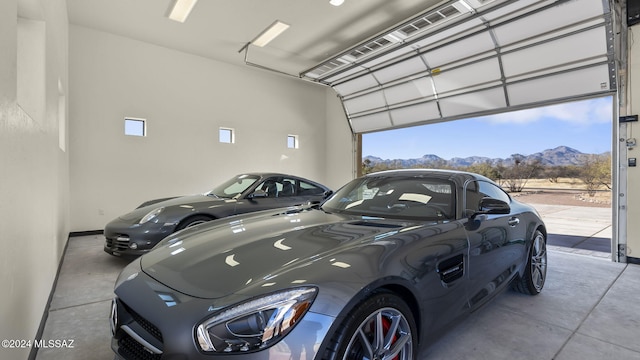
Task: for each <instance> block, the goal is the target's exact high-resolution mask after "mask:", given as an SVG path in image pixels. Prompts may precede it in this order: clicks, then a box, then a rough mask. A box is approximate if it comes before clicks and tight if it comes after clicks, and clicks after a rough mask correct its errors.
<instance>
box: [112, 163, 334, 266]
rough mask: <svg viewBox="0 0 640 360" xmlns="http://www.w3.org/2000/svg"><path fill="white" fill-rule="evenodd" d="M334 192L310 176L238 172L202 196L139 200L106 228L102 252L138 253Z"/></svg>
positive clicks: (313, 201)
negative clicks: (234, 218)
mask: <svg viewBox="0 0 640 360" xmlns="http://www.w3.org/2000/svg"><path fill="white" fill-rule="evenodd" d="M331 193H332V191H331V190H329V188H327V187H326V186H324V185H320V184H318V183H316V182H313V181H311V180H308V179H304V178H301V177H297V176H292V175H285V174H277V173H250V174H241V175H237V176H235V177H233V178H231V179H229V180H228V181H226V182H225V183H223V184H221V185H220V186H218V187H216V188H214V189H213V190H211V191H209V192H207V193H205V194H197V195H191V196H182V197H174V198H164V199H157V200H151V201H147V202H145V203H143V204H142V205H140V206H139V207H138V208H137V209H135V210H134V211H132V212H130V213H128V214H126V215H123V216H120V217H118V218H117V219H114V220H112V221H111V222H109V223H108V224H107V225H106V226H105V228H104V236H105V238H106V241H105V244H104V251H106V252H107V253H109V254H111V255H116V256H122V255H129V256H138V255H141V254H144V253H147V252H149V250H151V248H152V247H154V246H155V245H156V244H157V243H158V242H159V241H160V240H162V239H163V238H165V237H166V236H168V235H170V234H172V233H174V232H176V231H178V230H182V229H186V228H188V227H191V226H194V225H198V224H201V223H203V222H207V221H210V220H213V219H220V218H223V217H227V216H231V215H237V214H244V213H248V212H254V211H260V210H266V209H274V208H279V207H288V206H294V205H302V204H304V203H308V202H310V203H320V202H321V201H323V200H324V199H325V198H326V197H327V196H329V195H330V194H331Z"/></svg>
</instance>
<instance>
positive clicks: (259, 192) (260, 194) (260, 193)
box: [247, 189, 267, 199]
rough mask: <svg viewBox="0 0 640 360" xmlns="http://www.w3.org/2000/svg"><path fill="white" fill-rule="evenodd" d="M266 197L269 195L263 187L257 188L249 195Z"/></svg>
mask: <svg viewBox="0 0 640 360" xmlns="http://www.w3.org/2000/svg"><path fill="white" fill-rule="evenodd" d="M266 197H267V192H266V191H264V190H262V189H258V190H255V191H254V192H253V193H251V194H249V195H247V198H248V199H255V198H266Z"/></svg>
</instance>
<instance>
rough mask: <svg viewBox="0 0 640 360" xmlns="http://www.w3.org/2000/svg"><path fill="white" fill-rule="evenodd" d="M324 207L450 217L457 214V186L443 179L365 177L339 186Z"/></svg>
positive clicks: (381, 214)
mask: <svg viewBox="0 0 640 360" xmlns="http://www.w3.org/2000/svg"><path fill="white" fill-rule="evenodd" d="M322 209H323V210H325V211H328V212H335V213H343V214H350V215H358V216H371V217H380V218H395V219H408V220H448V219H453V218H454V217H455V216H454V214H455V186H454V184H453V183H451V182H449V181H447V180H443V179H432V178H420V177H383V176H381V177H376V176H369V177H363V178H360V179H356V180H354V181H352V182H351V183H349V184H347V185H346V186H344V187H343V188H342V189H340V190H338V192H337V193H336V194H334V195H333V196H332V197H331V198H330V199H329V200H327V201H326V202H325V203H324V204H323V205H322Z"/></svg>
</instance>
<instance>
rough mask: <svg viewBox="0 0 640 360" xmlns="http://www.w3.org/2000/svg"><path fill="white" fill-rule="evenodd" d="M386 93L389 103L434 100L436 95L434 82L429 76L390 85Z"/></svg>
mask: <svg viewBox="0 0 640 360" xmlns="http://www.w3.org/2000/svg"><path fill="white" fill-rule="evenodd" d="M384 94H385V97H386V99H387V103H388V104H389V105H395V104H400V103H403V102H407V101H411V100H417V99H425V100H432V99H433V97H434V96H433V95H434V92H433V84H432V82H431V79H430V78H427V77H423V78H420V79H416V80H413V81H408V82H405V83H401V84H398V85H396V86H392V87H389V88H387V89H385V90H384Z"/></svg>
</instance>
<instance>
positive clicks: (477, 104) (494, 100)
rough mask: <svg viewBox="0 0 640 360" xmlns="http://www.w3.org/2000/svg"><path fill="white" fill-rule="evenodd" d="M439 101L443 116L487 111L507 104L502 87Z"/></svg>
mask: <svg viewBox="0 0 640 360" xmlns="http://www.w3.org/2000/svg"><path fill="white" fill-rule="evenodd" d="M439 103H440V110H441V111H442V116H443V117H456V116H459V115H465V114H472V113H480V112H486V111H491V110H495V109H501V108H505V107H506V106H507V104H506V102H505V98H504V91H503V89H502V88H501V87H497V88H492V89H485V90H480V91H474V92H471V93H467V94H462V95H457V96H451V97H447V98H444V99H440V101H439Z"/></svg>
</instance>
